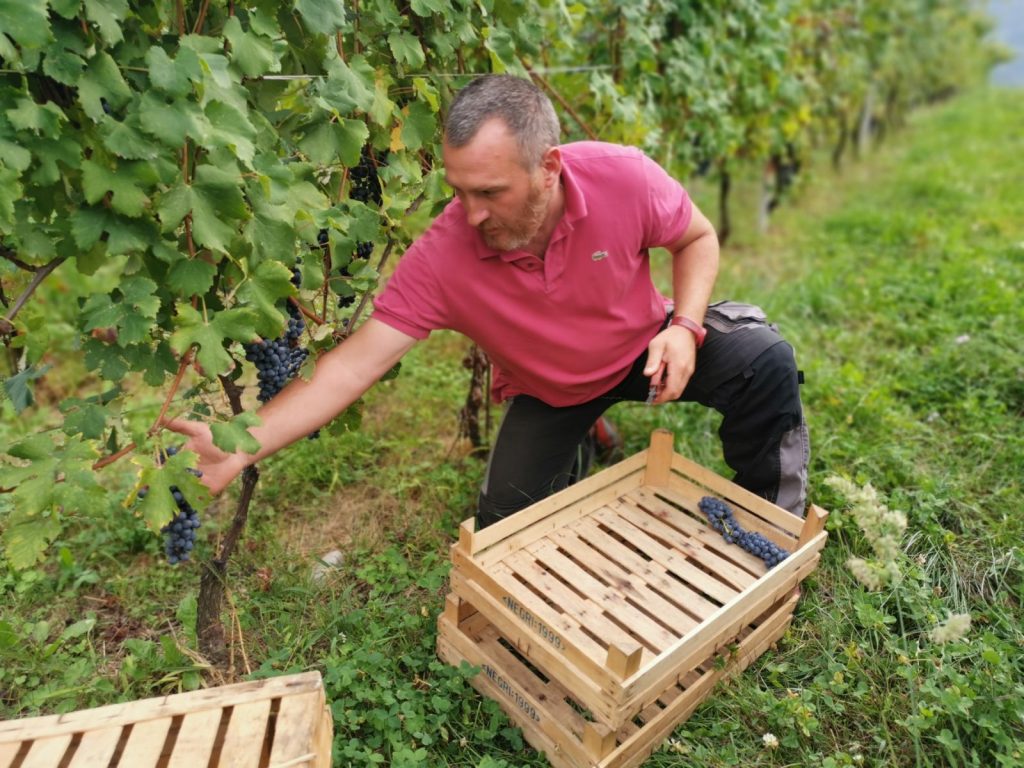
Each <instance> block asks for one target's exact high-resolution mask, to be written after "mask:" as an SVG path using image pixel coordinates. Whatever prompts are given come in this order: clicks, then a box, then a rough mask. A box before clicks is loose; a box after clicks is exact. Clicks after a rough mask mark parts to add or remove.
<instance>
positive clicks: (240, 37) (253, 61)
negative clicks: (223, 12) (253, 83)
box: [224, 16, 281, 77]
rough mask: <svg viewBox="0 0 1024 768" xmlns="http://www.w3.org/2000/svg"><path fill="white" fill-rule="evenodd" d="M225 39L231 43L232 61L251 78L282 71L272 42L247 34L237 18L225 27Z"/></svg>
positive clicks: (229, 20) (234, 17) (231, 19)
mask: <svg viewBox="0 0 1024 768" xmlns="http://www.w3.org/2000/svg"><path fill="white" fill-rule="evenodd" d="M224 37H226V38H227V40H228V42H229V43H231V61H232V62H233V63H235V64H237V65H238V68H239V69H240V70H242V72H243V73H244V74H246V75H248V76H249V77H259V76H260V75H263V74H266V73H267V72H277V71H278V70H280V69H281V65H280V63H279V62H278V60H277V57H276V56H274V48H273V45H272V44H271V43H270V41H269V40H266V39H265V38H262V37H260V36H259V35H254V34H250V33H248V32H245V31H244V30H243V29H242V23H241V22H240V21H239V20H238V17H237V16H232V17H231V18H230V19H228V21H227V23H226V24H225V25H224Z"/></svg>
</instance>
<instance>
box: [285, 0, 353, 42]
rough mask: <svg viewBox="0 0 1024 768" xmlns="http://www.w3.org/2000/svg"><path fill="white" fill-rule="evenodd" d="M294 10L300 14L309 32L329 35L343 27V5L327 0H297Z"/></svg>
mask: <svg viewBox="0 0 1024 768" xmlns="http://www.w3.org/2000/svg"><path fill="white" fill-rule="evenodd" d="M295 10H297V11H298V12H299V14H300V15H301V16H302V19H303V21H305V22H306V26H307V27H308V28H309V31H310V32H313V33H315V34H320V35H331V34H334V33H335V32H336V31H337V30H339V29H344V28H345V7H344V5H343V4H342V3H335V2H329V0H298V2H296V3H295Z"/></svg>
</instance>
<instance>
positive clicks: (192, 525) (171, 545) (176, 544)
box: [138, 446, 203, 565]
mask: <svg viewBox="0 0 1024 768" xmlns="http://www.w3.org/2000/svg"><path fill="white" fill-rule="evenodd" d="M177 453H178V449H177V448H176V447H175V446H171V447H169V448H168V449H167V452H166V455H167V456H174V455H175V454H177ZM164 461H166V457H165V456H164V454H163V453H161V454H159V455H158V456H157V463H158V464H163V463H164ZM188 471H189V472H191V473H192V474H193V475H195V476H196V477H202V474H203V473H202V472H200V471H199V470H198V469H189V470H188ZM168 490H170V492H171V496H172V497H173V498H174V503H175V504H176V505H177V507H178V513H177V514H176V515H175V516H174V518H173V519H172V520H171V521H170V522H169V523H167V525H165V526H164V527H163V528H161V529H160V533H162V534H163V535H164V555H166V556H167V562H168V563H170V564H171V565H177V564H178V563H183V562H187V561H188V559H189V557H190V555H191V554H192V549H193V548H194V547H195V543H196V530H197V529H198V528H199V526H200V522H199V513H198V512H196V510H195V508H194V507H193V506H192V505H191V504H189V503H188V500H187V499H186V498H185V494H183V493H182V492H181V490H179V488H178V486H176V485H172V486H170V487H169V489H168ZM148 494H149V486H145V487H143V488H140V489H139V493H138V498H139V499H140V500H141V499H144V498H146V496H147V495H148Z"/></svg>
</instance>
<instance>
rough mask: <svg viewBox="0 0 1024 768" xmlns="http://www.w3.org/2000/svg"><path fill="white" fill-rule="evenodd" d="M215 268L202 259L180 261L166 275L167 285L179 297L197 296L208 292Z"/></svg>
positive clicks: (215, 272)
mask: <svg viewBox="0 0 1024 768" xmlns="http://www.w3.org/2000/svg"><path fill="white" fill-rule="evenodd" d="M216 274H217V268H216V267H215V266H214V265H213V264H210V263H209V262H208V261H204V260H202V259H181V260H180V261H177V262H175V264H174V266H172V267H171V271H170V272H169V273H168V275H167V285H168V287H169V288H170V289H171V290H172V291H174V292H175V293H176V294H178V295H179V296H182V297H185V298H188V297H190V296H199V295H201V294H204V293H206V292H207V291H208V290H210V287H211V286H212V285H213V277H214V275H216Z"/></svg>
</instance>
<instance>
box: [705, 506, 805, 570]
mask: <svg viewBox="0 0 1024 768" xmlns="http://www.w3.org/2000/svg"><path fill="white" fill-rule="evenodd" d="M697 506H699V507H700V511H701V512H703V513H704V514H705V515H707V516H708V522H710V523H711V527H712V528H714V529H715V530H716V531H718V532H719V533H720V534H722V538H723V539H725V542H726V543H727V544H738V545H739V546H740V547H741V548H743V549H744V550H746V551H747V552H749V553H750V554H752V555H754V556H756V557H760V558H761V559H762V560H764V564H765V565H766V566H768V567H769V568H774V567H775V566H776V565H778V564H779V563H781V562H782V561H783V560H785V559H786V558H787V557H789V552H787V551H786V550H784V549H783V548H782V547H780V546H779V545H778V544H776V543H775V542H774V541H771V540H770V539H767V538H765V537H764V536H763V535H762V534H760V533H757V532H754V531H745V530H743V528H742V527H741V526H740V524H739V523H737V522H736V518H735V516H733V513H732V507H730V506H729V505H728V504H726V503H725V502H724V501H722V500H721V499H716V498H715V497H714V496H705V497H704V498H702V499H701V500H700V501H699V502H698V504H697Z"/></svg>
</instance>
